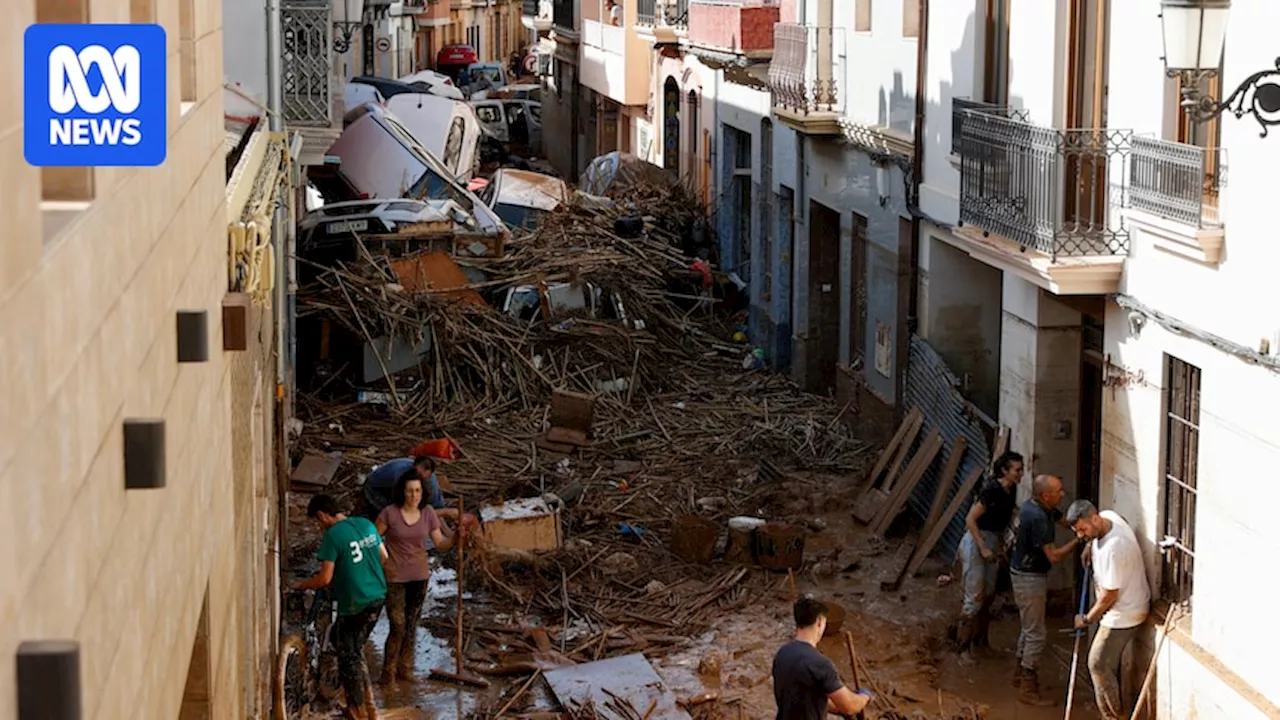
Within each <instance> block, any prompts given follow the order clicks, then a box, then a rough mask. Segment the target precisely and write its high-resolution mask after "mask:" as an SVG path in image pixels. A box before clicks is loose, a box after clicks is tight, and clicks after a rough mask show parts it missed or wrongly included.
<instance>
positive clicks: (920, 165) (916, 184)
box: [896, 0, 929, 423]
mask: <svg viewBox="0 0 1280 720" xmlns="http://www.w3.org/2000/svg"><path fill="white" fill-rule="evenodd" d="M919 13H920V14H919V18H918V20H917V23H918V27H919V28H920V33H919V37H918V38H917V40H916V114H915V128H914V133H913V138H912V145H913V151H912V157H911V197H910V198H908V200H909V202H910V206H909V207H908V210H909V211H910V212H911V243H910V250H909V253H910V254H909V256H908V257H907V258H906V259H905V262H906V265H907V267H906V270H907V273H906V274H907V278H908V282H909V283H910V285H909V287H908V288H907V321H906V328H905V330H906V335H907V337H906V338H905V342H902V343H899V348H903V349H905V350H906V352H899V353H898V398H899V402H898V403H896V405H897V411H898V412H897V415H898V418H897V421H898V423H901V422H902V418H903V416H905V414H906V397H907V373H908V372H909V367H908V363H909V361H910V355H911V335H912V334H914V333H915V331H916V328H918V327H919V325H920V229H921V225H922V223H921V213H920V185H921V183H922V180H923V176H924V144H925V133H924V117H925V108H926V107H927V105H926V102H927V95H928V93H927V92H926V89H925V88H926V85H925V83H926V82H927V81H928V72H927V70H928V58H929V0H920V10H919Z"/></svg>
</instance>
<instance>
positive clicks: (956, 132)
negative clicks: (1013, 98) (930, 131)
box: [951, 98, 1031, 155]
mask: <svg viewBox="0 0 1280 720" xmlns="http://www.w3.org/2000/svg"><path fill="white" fill-rule="evenodd" d="M966 110H972V111H973V112H982V113H991V114H993V115H998V116H1000V117H1006V118H1011V119H1013V120H1018V121H1021V122H1031V118H1030V117H1029V116H1028V114H1027V111H1026V110H1020V109H1017V108H1011V107H1005V106H1003V105H996V104H994V103H987V102H982V101H981V100H970V99H968V98H952V99H951V154H952V155H959V154H960V135H961V133H963V131H964V118H965V111H966Z"/></svg>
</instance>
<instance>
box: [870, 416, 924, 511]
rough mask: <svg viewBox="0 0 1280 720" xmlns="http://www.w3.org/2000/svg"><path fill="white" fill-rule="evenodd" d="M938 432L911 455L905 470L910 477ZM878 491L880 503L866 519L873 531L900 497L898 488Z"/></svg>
mask: <svg viewBox="0 0 1280 720" xmlns="http://www.w3.org/2000/svg"><path fill="white" fill-rule="evenodd" d="M937 434H938V433H937V431H933V432H931V433H930V434H929V436H928V437H927V438H925V440H924V441H923V442H921V443H920V450H919V451H918V452H916V453H915V454H913V455H912V456H911V461H910V462H909V463H907V467H906V469H905V470H904V471H903V472H904V473H905V474H906V475H907V476H908V477H909V476H910V475H911V474H912V473H914V472H915V469H916V465H918V464H920V461H921V460H922V459H924V456H925V453H926V451H927V450H928V449H929V443H930V442H932V441H933V439H934V436H935V435H937ZM899 490H901V484H899ZM877 492H878V493H879V494H880V495H879V497H878V498H877V499H878V502H879V504H878V506H877V507H876V508H875V512H873V513H871V517H870V519H869V520H866V521H865V522H866V523H867V525H868V526H869V529H870V530H871V531H872V532H875V529H876V528H877V527H879V526H880V521H881V520H882V519H883V518H884V513H885V511H886V510H888V508H889V505H891V504H892V503H893V501H894V499H895V498H897V497H898V490H895V491H893V492H885V491H884V490H878V491H877Z"/></svg>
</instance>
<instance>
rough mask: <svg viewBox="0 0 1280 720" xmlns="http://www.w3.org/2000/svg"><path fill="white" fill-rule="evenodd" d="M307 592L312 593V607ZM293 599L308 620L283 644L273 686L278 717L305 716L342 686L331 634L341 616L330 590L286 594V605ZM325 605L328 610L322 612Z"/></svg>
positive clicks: (282, 719)
mask: <svg viewBox="0 0 1280 720" xmlns="http://www.w3.org/2000/svg"><path fill="white" fill-rule="evenodd" d="M308 594H309V595H312V599H311V604H310V606H309V607H308V606H307V605H306V595H308ZM291 600H292V601H293V602H296V603H301V605H302V606H303V608H302V609H301V612H300V613H299V614H300V615H302V616H303V617H304V618H305V620H304V622H303V625H302V629H301V632H300V633H298V634H293V635H289V636H287V637H285V638H284V640H283V641H281V643H280V653H279V655H278V656H277V658H276V675H275V686H274V688H273V695H274V705H275V713H274V718H275V720H296V719H300V718H306V717H308V716H309V715H310V713H311V708H312V705H313V704H320V703H324V704H328V703H330V702H331V701H333V699H334V698H336V697H337V696H338V693H339V691H340V688H341V683H340V681H339V679H338V659H337V649H336V648H335V646H334V644H333V637H332V635H333V626H334V624H335V623H336V621H337V619H338V605H337V603H335V602H333V598H332V596H331V595H330V593H329V591H328V590H327V589H325V590H320V591H319V592H314V593H312V592H311V591H306V592H305V594H303V595H301V596H299V595H294V596H292V597H286V606H287V605H288V604H290V601H291ZM326 606H327V607H328V612H324V613H322V612H321V611H322V609H323V608H324V607H326ZM317 701H318V702H317Z"/></svg>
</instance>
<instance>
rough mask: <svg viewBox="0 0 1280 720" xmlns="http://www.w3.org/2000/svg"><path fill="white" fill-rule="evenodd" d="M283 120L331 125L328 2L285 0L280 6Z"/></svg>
mask: <svg viewBox="0 0 1280 720" xmlns="http://www.w3.org/2000/svg"><path fill="white" fill-rule="evenodd" d="M280 22H281V28H282V33H281V35H282V41H281V48H280V53H281V75H282V85H283V90H284V92H283V97H282V98H281V99H282V100H283V101H284V102H283V104H284V120H285V122H286V123H287V124H289V125H296V126H303V127H306V126H310V127H328V126H330V125H331V124H332V120H333V118H332V114H331V113H332V105H333V103H332V95H331V91H332V87H333V85H332V82H333V77H332V68H333V56H332V48H331V47H330V38H331V37H332V35H333V25H332V23H331V22H330V14H329V3H328V2H326V1H325V0H318V1H317V0H286V2H285V3H284V4H283V5H282V6H281V8H280Z"/></svg>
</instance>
